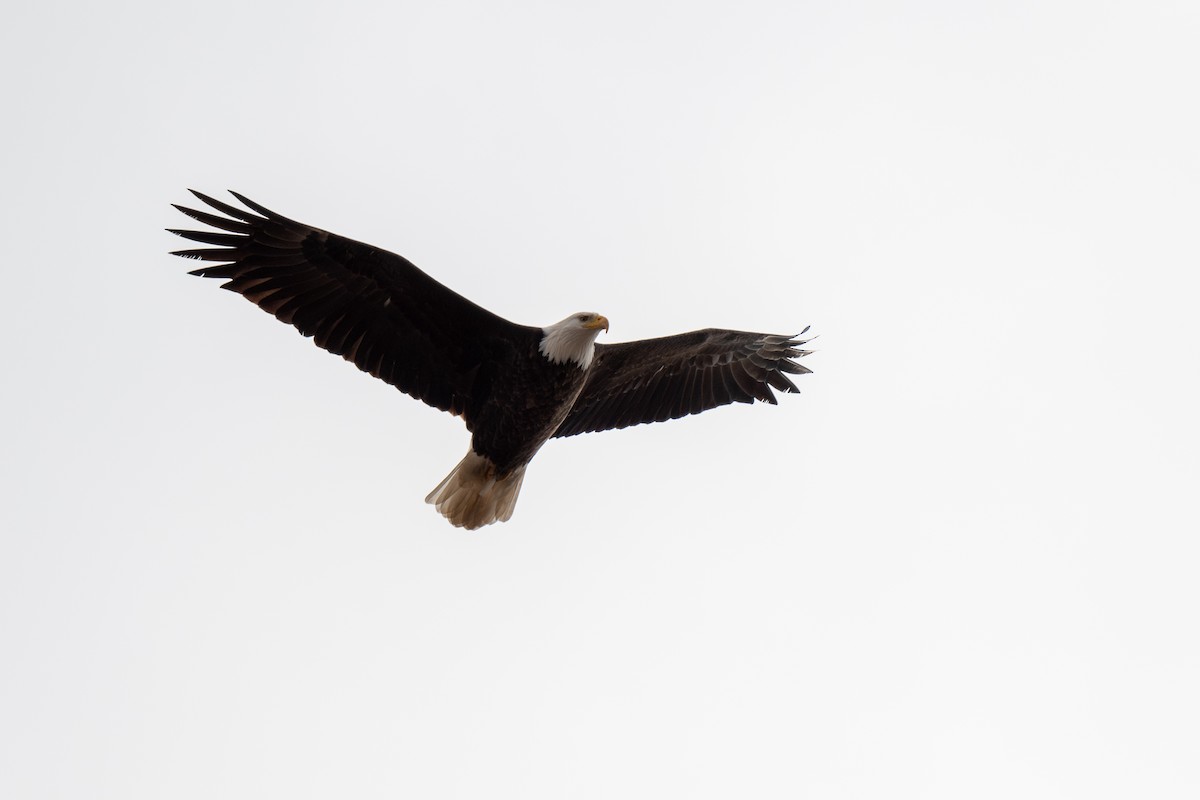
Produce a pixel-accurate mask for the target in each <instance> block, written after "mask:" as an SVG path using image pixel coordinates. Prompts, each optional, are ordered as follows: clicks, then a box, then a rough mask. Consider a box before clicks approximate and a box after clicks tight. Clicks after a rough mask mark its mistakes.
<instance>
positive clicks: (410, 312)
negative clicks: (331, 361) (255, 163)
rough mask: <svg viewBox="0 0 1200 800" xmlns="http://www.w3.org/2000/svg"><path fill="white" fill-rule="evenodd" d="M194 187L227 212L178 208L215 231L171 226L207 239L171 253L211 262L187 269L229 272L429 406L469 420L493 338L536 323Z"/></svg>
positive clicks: (350, 243) (329, 344) (526, 331)
mask: <svg viewBox="0 0 1200 800" xmlns="http://www.w3.org/2000/svg"><path fill="white" fill-rule="evenodd" d="M192 194H194V195H195V196H196V197H197V199H199V200H200V201H201V202H203V203H204V204H205V205H207V206H209V207H210V208H212V209H215V210H216V211H219V212H221V213H222V214H224V215H225V216H218V215H215V214H212V213H209V212H207V211H197V210H195V209H191V208H186V207H184V206H179V205H177V206H175V208H177V209H179V210H180V211H181V212H183V213H184V214H186V215H187V216H189V217H191V218H192V219H194V220H196V221H198V222H201V223H203V224H205V225H208V226H210V227H212V228H215V229H217V230H215V231H214V230H202V231H192V230H171V232H172V233H175V234H177V235H179V236H182V237H183V238H185V239H189V240H191V241H194V242H199V243H201V244H206V245H212V247H209V248H201V249H188V250H178V251H175V252H174V255H178V256H183V257H184V258H192V259H198V260H201V261H207V262H214V263H213V264H211V265H206V266H203V267H201V268H199V269H196V270H193V271H192V273H191V274H192V275H198V276H200V277H205V278H219V279H222V280H225V281H226V282H225V283H224V284H222V288H225V289H229V290H230V291H234V292H237V293H238V294H241V295H242V296H243V297H245V298H246V299H247V300H249V301H250V302H252V303H254V304H255V305H257V306H258V307H259V308H261V309H263V310H264V311H266V312H267V313H269V314H272V315H274V316H275V317H276V318H278V319H279V320H281V321H282V322H285V323H287V324H289V325H292V326H293V327H295V328H296V329H297V330H299V331H300V333H301V334H303V335H304V336H309V337H312V338H313V340H314V341H315V343H316V344H317V345H318V346H319V347H322V348H324V349H325V350H328V351H329V352H331V353H334V354H336V355H340V356H342V357H343V358H345V359H346V360H347V361H350V362H352V363H354V364H355V365H356V366H357V367H358V368H359V369H361V370H363V371H364V372H368V373H370V374H371V375H373V376H375V377H377V378H380V379H381V380H384V381H386V382H387V383H389V384H391V385H393V386H395V387H396V388H398V389H400V390H401V391H402V392H405V393H406V394H409V395H411V396H413V397H415V398H417V399H419V400H422V401H424V402H426V403H428V404H429V405H431V406H433V407H435V408H438V409H441V410H443V411H450V412H452V413H454V414H461V415H463V416H464V419H465V421H466V422H467V426H468V427H471V414H470V410H471V408H472V387H473V384H474V381H475V377H476V374H477V372H478V371H479V368H480V365H481V364H482V363H483V362H484V361H485V360H486V359H487V357H488V354H489V348H490V346H491V344H492V343H495V342H497V341H498V340H505V341H509V342H511V341H512V340H514V339H517V338H528V337H529V336H531V335H532V332H533V331H534V330H535V329H532V328H527V327H524V326H519V325H514V324H513V323H511V322H509V321H507V320H505V319H503V318H502V317H499V316H497V315H495V314H493V313H492V312H490V311H488V310H486V309H484V308H482V307H480V306H478V305H476V304H475V303H472V302H471V301H470V300H468V299H466V298H465V297H463V296H461V295H459V294H457V293H456V292H454V291H452V290H451V289H449V288H447V287H445V286H443V285H442V284H440V283H438V282H437V281H435V280H434V279H433V278H431V277H429V276H428V275H426V274H425V273H424V272H422V271H421V270H420V269H418V268H417V267H416V266H415V265H414V264H413V263H412V262H410V261H408V259H406V258H403V257H402V256H399V255H396V254H395V253H390V252H388V251H386V250H381V249H379V248H376V247H373V246H371V245H369V244H364V243H362V242H357V241H354V240H353V239H347V238H345V237H343V236H338V235H337V234H334V233H329V232H328V231H324V230H321V229H319V228H314V227H311V226H309V225H305V224H303V223H300V222H296V221H295V220H291V219H288V218H287V217H284V216H283V215H281V214H277V213H275V212H274V211H271V210H270V209H267V208H265V207H263V206H261V205H259V204H258V203H255V202H253V201H251V200H249V199H248V198H246V197H243V196H242V195H240V194H237V193H236V192H231V194H233V196H234V197H236V198H237V199H238V200H239V201H240V202H241V203H242V204H243V205H245V206H246V208H249V209H251V210H252V211H247V210H245V209H242V208H237V207H235V206H232V205H229V204H228V203H223V202H221V201H220V200H216V199H214V198H212V197H208V196H207V195H204V194H201V193H200V192H196V191H193V192H192ZM252 212H254V213H252ZM217 231H223V232H220V233H219V232H217Z"/></svg>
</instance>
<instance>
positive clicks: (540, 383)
mask: <svg viewBox="0 0 1200 800" xmlns="http://www.w3.org/2000/svg"><path fill="white" fill-rule="evenodd" d="M192 194H194V195H195V196H196V197H197V198H198V199H199V200H200V201H201V202H203V203H204V204H205V205H207V206H209V207H210V208H212V209H214V210H215V211H219V212H221V214H224V215H225V216H220V215H217V214H212V213H209V212H206V211H197V210H195V209H191V208H186V207H184V206H179V205H177V206H175V208H177V209H179V210H180V211H182V212H183V213H184V214H186V215H188V216H189V217H191V218H192V219H195V220H197V221H198V222H202V223H204V224H205V225H208V226H210V227H211V228H215V229H216V230H204V231H190V230H171V233H174V234H177V235H179V236H182V237H184V238H185V239H191V240H192V241H195V242H200V243H202V244H206V245H213V246H212V247H206V248H201V249H195V250H178V251H175V252H174V253H173V255H177V256H183V257H185V258H194V259H200V260H202V261H212V262H217V263H214V264H213V265H212V266H205V267H201V268H200V269H197V270H193V271H192V273H191V274H193V275H199V276H201V277H205V278H221V279H223V280H225V281H226V283H224V284H222V288H225V289H229V290H231V291H234V292H237V293H238V294H240V295H242V296H243V297H245V298H246V299H248V300H250V301H251V302H252V303H254V304H255V305H257V306H258V307H259V308H261V309H263V310H264V311H267V312H268V313H270V314H273V315H275V317H276V318H277V319H279V320H281V321H283V322H286V323H288V324H289V325H292V326H294V327H295V328H296V329H297V330H299V331H300V333H302V334H304V335H305V336H311V337H312V338H313V341H314V342H316V343H317V345H318V346H320V347H323V348H324V349H326V350H328V351H329V352H331V353H335V354H337V355H339V356H342V357H343V358H345V359H346V360H347V361H351V362H353V363H354V364H355V365H356V366H357V367H358V368H359V369H361V370H363V371H364V372H369V373H370V374H371V375H374V376H375V377H376V378H379V379H380V380H383V381H386V382H388V383H390V384H391V385H393V386H395V387H396V388H397V389H399V390H400V391H402V392H404V393H405V394H409V395H411V396H413V397H415V398H417V399H418V400H422V401H424V402H425V403H428V404H429V405H431V406H433V407H434V408H438V409H441V410H442V411H449V412H451V413H453V414H456V415H459V416H461V417H462V419H463V421H464V422H465V423H466V426H467V430H469V431H471V434H472V436H471V449H470V450H469V451H468V452H467V455H466V457H465V458H463V460H462V461H461V462H459V464H458V466H457V467H455V469H454V470H453V471H452V472H451V473H450V474H449V475H447V476H446V478H445V479H444V480H443V481H442V482H441V483H440V484H438V486H437V487H436V488H435V489H434V490H433V491H432V492H430V493H429V496H428V497H426V498H425V500H426V502H428V503H431V504H433V505H434V506H435V507H436V508H437V510H438V511H439V512H441V513H442V514H443V515H444V516H445V517H446V519H448V520H449V521H450V522H451V523H452V524H454V525H457V526H460V527H464V528H468V529H472V530H473V529H475V528H479V527H482V526H484V525H490V524H491V523H493V522H498V521H499V522H503V521H506V520H508V519H509V518H510V517H511V516H512V513H513V509H514V508H515V506H516V502H517V494H518V492H519V491H520V488H521V481H522V480H523V479H524V477H525V467H526V466H527V465H528V464H529V461H530V460H531V459H532V458H533V456H534V454H535V453H537V451H538V449H539V448H541V446H542V445H543V444H545V443H546V441H547V440H549V439H550V438H552V437H558V436H574V435H575V434H578V433H587V432H589V431H603V430H609V429H611V428H625V427H628V426H630V425H639V424H641V423H644V422H662V421H664V420H668V419H676V418H678V417H682V416H685V415H688V414H698V413H700V412H701V411H706V410H708V409H710V408H716V407H717V406H721V405H726V404H728V403H752V402H753V401H755V400H761V401H764V402H767V403H775V402H776V401H775V396H774V394H773V393H772V391H771V389H772V387H773V388H775V389H777V390H779V391H782V392H796V391H797V389H796V386H795V384H793V383H792V382H791V380H790V379H789V378H788V377H787V375H785V374H784V373H791V374H794V375H796V374H803V373H806V372H810V370H809V369H808V368H807V367H805V366H803V365H801V364H799V363H797V362H796V360H795V359H797V358H800V357H802V356H805V355H808V354H809V352H811V351H808V350H803V349H801V347H802V346H803V345H804V344H805V342H807V341H808V340H807V339H801V338H799V337H800V336H803V335H804V333H805V332H806V331H807V330H808V329H807V328H805V330H804V331H802V332H801V333H800V334H799V335H797V336H773V335H769V334H764V333H746V332H743V331H730V330H720V329H715V328H709V329H707V330H702V331H693V332H691V333H682V334H678V335H676V336H667V337H663V338H660V339H644V340H641V341H635V342H622V343H619V344H597V343H596V341H595V340H596V337H597V336H598V335H599V334H600V332H601V331H607V330H608V320H607V319H606V318H605V317H603V316H601V315H600V314H596V313H593V312H583V313H578V314H572V315H571V316H569V317H567V318H566V319H564V320H562V321H561V322H557V323H555V324H553V325H548V326H546V327H543V328H537V327H529V326H525V325H517V324H514V323H512V322H509V321H508V320H506V319H503V318H502V317H499V316H497V315H495V314H493V313H492V312H490V311H488V310H487V309H484V308H481V307H480V306H478V305H476V304H475V303H472V302H471V301H470V300H467V299H466V298H465V297H463V296H461V295H459V294H457V293H455V292H453V291H451V290H450V289H448V288H446V287H445V286H443V285H442V284H440V283H438V282H437V281H435V280H434V279H433V278H431V277H429V276H428V275H426V274H425V273H424V272H422V271H421V270H419V269H418V268H417V267H416V266H414V265H413V264H412V263H411V262H410V261H408V260H407V259H405V258H403V257H401V256H398V255H396V254H395V253H389V252H388V251H386V250H380V249H378V248H376V247H372V246H371V245H368V244H363V243H362V242H356V241H354V240H352V239H346V238H344V237H342V236H338V235H337V234H334V233H329V232H328V231H323V230H320V229H319V228H313V227H311V226H308V225H305V224H303V223H300V222H296V221H294V220H290V219H288V218H287V217H284V216H281V215H279V214H276V213H275V212H274V211H271V210H270V209H267V208H264V207H263V206H261V205H259V204H258V203H255V202H253V201H251V200H249V199H247V198H246V197H243V196H242V195H240V194H238V193H236V192H231V194H233V196H234V197H236V198H237V199H238V200H239V201H241V203H242V204H243V205H244V206H246V208H248V209H251V210H250V211H247V210H245V209H242V208H237V207H235V206H232V205H229V204H227V203H223V202H221V201H219V200H215V199H213V198H211V197H208V196H206V195H203V194H201V193H200V192H196V191H193V192H192Z"/></svg>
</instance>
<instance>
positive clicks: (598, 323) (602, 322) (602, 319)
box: [583, 314, 608, 333]
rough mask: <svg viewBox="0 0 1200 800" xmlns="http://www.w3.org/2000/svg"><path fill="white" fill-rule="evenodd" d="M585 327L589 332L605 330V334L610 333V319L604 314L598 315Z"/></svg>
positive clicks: (585, 324) (584, 325)
mask: <svg viewBox="0 0 1200 800" xmlns="http://www.w3.org/2000/svg"><path fill="white" fill-rule="evenodd" d="M583 327H585V328H587V329H588V330H589V331H594V330H597V329H599V328H604V332H605V333H608V317H606V316H604V315H603V314H597V315H596V318H595V319H593V320H592V321H591V322H585V323H583Z"/></svg>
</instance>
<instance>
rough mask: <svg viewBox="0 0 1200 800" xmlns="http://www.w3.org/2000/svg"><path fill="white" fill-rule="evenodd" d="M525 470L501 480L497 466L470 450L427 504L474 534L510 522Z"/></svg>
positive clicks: (515, 472)
mask: <svg viewBox="0 0 1200 800" xmlns="http://www.w3.org/2000/svg"><path fill="white" fill-rule="evenodd" d="M525 466H526V465H525V464H522V465H521V466H519V467H517V468H516V469H515V470H513V471H512V472H510V473H508V474H507V475H505V476H504V477H502V478H497V477H496V465H495V464H493V463H492V462H491V461H490V460H489V459H488V458H486V457H485V456H481V455H479V454H477V453H476V452H475V451H474V450H470V451H468V452H467V456H466V458H464V459H463V460H462V461H460V462H458V466H457V467H455V468H454V469H453V470H452V471H451V472H450V474H449V475H447V476H446V477H445V479H443V480H442V482H441V483H439V484H438V485H437V488H436V489H434V490H433V491H432V492H430V493H429V495H428V496H427V497H426V498H425V502H426V503H429V504H431V505H433V506H434V507H436V508H437V510H438V512H439V513H440V514H441V515H442V516H443V517H445V518H446V519H448V520H450V523H451V524H452V525H454V526H456V527H459V528H466V529H467V530H470V531H473V530H475V529H476V528H482V527H483V526H484V525H491V524H492V523H493V522H507V521H508V520H509V519H510V518H511V517H512V515H513V509H515V508H516V507H517V494H518V493H519V492H520V491H521V481H523V480H524V479H525Z"/></svg>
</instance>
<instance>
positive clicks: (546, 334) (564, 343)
mask: <svg viewBox="0 0 1200 800" xmlns="http://www.w3.org/2000/svg"><path fill="white" fill-rule="evenodd" d="M601 330H605V331H607V330H608V318H607V317H605V316H604V315H602V314H596V313H594V312H591V311H581V312H579V313H578V314H572V315H571V316H569V317H567V318H566V319H564V320H563V321H562V322H556V323H554V324H553V325H547V326H546V327H544V328H542V341H541V344H539V345H538V350H540V351H541V353H542V355H544V356H545V357H546V358H548V359H550V360H551V361H552V362H554V363H555V364H565V363H566V362H568V361H574V362H575V363H576V364H578V365H579V366H580V367H581V368H583V369H587V367H588V365H589V364H591V363H592V353H593V352H595V349H596V337H597V336H599V335H600V331H601Z"/></svg>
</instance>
